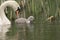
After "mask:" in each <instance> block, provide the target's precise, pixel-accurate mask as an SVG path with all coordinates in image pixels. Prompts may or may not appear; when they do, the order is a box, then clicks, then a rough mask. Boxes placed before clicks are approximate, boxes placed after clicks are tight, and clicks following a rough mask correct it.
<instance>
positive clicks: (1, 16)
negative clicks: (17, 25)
mask: <svg viewBox="0 0 60 40" xmlns="http://www.w3.org/2000/svg"><path fill="white" fill-rule="evenodd" d="M7 6H9V7H11V8H13V10H14V11H16V10H17V7H19V5H18V3H17V2H16V1H5V2H4V3H2V4H1V6H0V25H5V24H11V22H10V20H8V18H7V17H6V15H5V13H4V9H5V8H6V7H7Z"/></svg>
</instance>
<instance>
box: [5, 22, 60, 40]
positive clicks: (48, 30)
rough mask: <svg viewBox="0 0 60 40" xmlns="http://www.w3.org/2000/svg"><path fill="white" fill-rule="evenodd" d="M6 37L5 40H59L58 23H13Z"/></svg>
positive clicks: (59, 27) (59, 30) (59, 29)
mask: <svg viewBox="0 0 60 40" xmlns="http://www.w3.org/2000/svg"><path fill="white" fill-rule="evenodd" d="M6 35H7V36H6V40H60V23H59V22H56V23H49V22H46V23H38V22H34V23H32V24H28V25H26V24H23V25H19V24H16V23H15V22H13V23H12V26H11V28H10V29H9V32H7V33H6Z"/></svg>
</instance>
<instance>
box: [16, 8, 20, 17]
mask: <svg viewBox="0 0 60 40" xmlns="http://www.w3.org/2000/svg"><path fill="white" fill-rule="evenodd" d="M20 10H21V9H20V8H19V7H18V8H17V10H16V16H17V17H18V16H19V13H20Z"/></svg>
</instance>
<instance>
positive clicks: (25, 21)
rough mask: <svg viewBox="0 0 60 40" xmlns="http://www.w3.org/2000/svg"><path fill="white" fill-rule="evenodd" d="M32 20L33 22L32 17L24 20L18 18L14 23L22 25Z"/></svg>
mask: <svg viewBox="0 0 60 40" xmlns="http://www.w3.org/2000/svg"><path fill="white" fill-rule="evenodd" d="M33 20H34V17H33V16H30V17H28V19H26V18H18V19H16V20H15V22H16V23H18V24H24V23H27V24H28V23H30V22H31V21H33Z"/></svg>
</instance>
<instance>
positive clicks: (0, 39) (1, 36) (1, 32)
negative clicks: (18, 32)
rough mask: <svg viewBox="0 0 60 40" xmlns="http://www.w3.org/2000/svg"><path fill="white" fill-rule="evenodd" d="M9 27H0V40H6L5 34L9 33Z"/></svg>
mask: <svg viewBox="0 0 60 40" xmlns="http://www.w3.org/2000/svg"><path fill="white" fill-rule="evenodd" d="M10 27H11V25H0V40H6V32H8V31H9V28H10Z"/></svg>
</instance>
